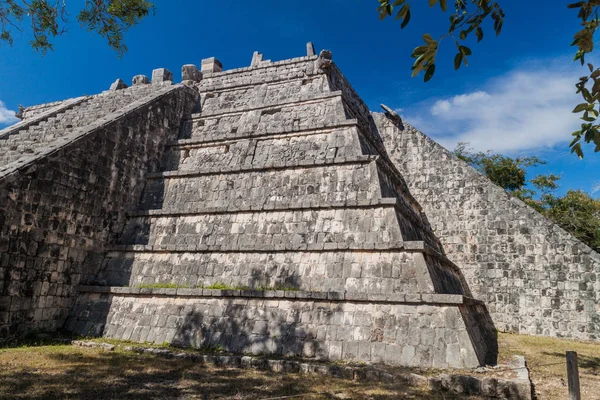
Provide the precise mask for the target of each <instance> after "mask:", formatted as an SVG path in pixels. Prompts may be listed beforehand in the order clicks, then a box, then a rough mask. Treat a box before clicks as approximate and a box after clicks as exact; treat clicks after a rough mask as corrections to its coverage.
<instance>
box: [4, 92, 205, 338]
mask: <svg viewBox="0 0 600 400" xmlns="http://www.w3.org/2000/svg"><path fill="white" fill-rule="evenodd" d="M123 93H124V96H127V90H124V91H123ZM117 97H118V96H117ZM121 100H122V99H121ZM195 100H196V94H195V92H194V91H192V90H191V89H188V88H185V87H164V88H162V89H160V90H158V91H156V92H154V93H153V94H152V95H150V96H147V97H145V98H142V99H140V100H138V101H134V102H132V103H130V104H129V105H127V106H125V107H121V108H120V109H119V110H116V111H115V112H113V113H111V114H108V115H105V116H104V118H102V119H100V120H97V121H95V122H94V123H91V124H86V126H84V127H82V128H81V129H79V130H76V131H75V132H73V133H72V134H70V135H68V136H66V137H63V138H61V139H58V140H56V141H54V142H52V143H50V144H49V145H48V146H47V147H46V148H44V149H43V151H41V152H40V153H38V154H35V155H29V156H28V157H27V158H26V159H24V160H23V162H22V163H18V165H15V166H12V167H11V169H9V170H7V171H5V173H4V175H3V176H2V177H0V227H1V228H0V229H1V230H0V335H3V334H7V333H9V332H14V331H17V330H25V329H28V328H37V329H55V328H58V327H60V326H62V324H63V323H64V321H65V319H66V317H67V315H68V312H69V310H70V308H71V306H72V305H73V303H74V301H75V296H76V295H77V290H76V287H77V285H78V284H79V283H80V282H81V280H82V276H83V275H84V274H90V275H92V274H93V273H94V272H93V269H94V268H96V269H97V268H99V266H100V264H99V263H98V264H95V262H96V260H97V259H98V258H102V253H103V251H104V246H105V245H106V244H108V243H112V242H114V241H115V240H116V238H117V237H118V236H119V234H120V233H121V231H122V228H123V226H124V222H125V211H126V210H128V209H131V208H133V207H134V206H135V205H136V204H137V203H138V202H139V199H140V196H141V193H142V189H143V186H144V184H145V176H146V172H147V171H152V170H153V169H155V168H157V167H158V164H159V160H160V158H161V155H162V153H163V150H164V148H165V145H166V143H168V142H170V141H172V140H174V138H176V137H177V134H178V131H179V125H180V121H181V119H182V118H183V116H184V115H185V114H186V113H189V112H190V111H191V109H192V107H193V105H194V103H195ZM119 104H121V105H122V101H121V102H120V103H119ZM103 107H107V108H108V109H110V105H107V104H104V106H103ZM107 108H103V110H104V111H106V109H107ZM72 111H73V112H75V110H72ZM58 118H60V116H59V117H58ZM86 118H89V115H86Z"/></svg>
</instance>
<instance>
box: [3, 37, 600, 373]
mask: <svg viewBox="0 0 600 400" xmlns="http://www.w3.org/2000/svg"><path fill="white" fill-rule="evenodd" d="M173 80H174V79H173V74H172V73H171V72H169V71H168V70H166V69H156V70H154V71H153V72H152V77H151V79H149V78H147V77H145V76H143V75H138V76H135V77H134V78H133V81H132V84H131V86H128V85H127V84H125V83H124V82H123V81H122V80H120V79H119V80H117V81H115V83H114V84H113V85H112V86H111V87H110V90H107V91H105V92H103V93H100V94H98V95H93V96H84V97H80V98H76V99H69V100H65V101H62V102H55V103H49V104H44V105H40V106H34V107H28V108H25V109H24V110H22V112H21V118H22V121H21V122H19V123H18V124H16V125H14V126H11V127H8V128H6V129H4V130H2V131H0V205H1V207H0V227H1V230H0V335H6V334H12V333H18V332H23V331H26V330H28V329H45V330H66V331H68V332H72V333H75V334H79V335H89V336H104V337H107V338H114V339H123V340H131V341H135V342H154V343H165V342H167V343H171V344H174V345H178V346H192V347H197V348H202V347H210V348H220V349H223V350H224V351H228V352H232V353H252V354H265V355H269V354H271V355H277V356H293V357H304V358H314V359H320V360H347V361H359V362H374V363H380V362H381V363H386V364H390V365H403V366H419V367H435V368H448V367H451V368H464V367H469V368H470V367H477V366H479V365H486V364H495V363H496V358H497V341H496V329H499V330H502V331H512V332H521V333H529V334H540V335H550V336H565V337H576V338H583V339H597V338H598V332H600V310H599V309H598V307H599V306H598V304H599V302H598V300H599V299H598V293H600V280H599V279H596V278H597V277H598V274H599V273H600V256H598V254H596V253H594V252H593V251H591V249H589V248H587V247H586V246H585V245H583V244H581V243H580V242H578V241H577V240H576V239H574V238H572V237H571V236H570V235H568V234H567V233H566V232H564V231H562V230H561V229H560V228H558V227H556V226H555V225H553V224H552V223H550V222H549V221H547V220H545V219H544V218H543V217H541V216H540V215H539V214H537V213H536V212H535V211H533V210H531V209H529V208H528V207H527V206H525V205H524V204H522V203H519V202H518V201H517V200H515V199H512V198H510V197H509V196H508V195H507V194H506V193H505V192H504V191H502V190H501V189H499V188H497V187H495V186H494V185H493V184H492V183H491V182H489V181H488V180H487V179H486V178H484V177H482V176H481V175H479V174H478V173H477V172H476V171H474V170H472V169H470V167H468V166H467V165H466V164H464V163H462V162H461V161H459V160H456V159H454V158H452V157H451V155H450V154H449V153H448V152H447V151H446V150H444V149H443V148H441V147H440V146H439V145H437V144H436V143H435V142H433V141H431V140H430V139H429V138H427V137H426V136H424V135H423V134H421V133H420V132H418V131H416V130H414V129H413V128H412V127H410V126H408V125H407V124H405V123H404V122H403V121H401V120H400V119H399V117H398V116H397V115H395V113H393V112H392V111H391V110H388V112H386V113H384V114H380V113H371V112H370V111H369V109H368V107H367V106H366V105H365V104H364V103H363V101H362V100H361V99H360V97H359V96H358V94H357V93H356V92H355V91H354V90H353V89H352V87H351V86H350V84H349V82H348V81H347V80H346V78H345V77H344V76H343V75H342V73H341V72H340V70H339V69H338V67H337V66H336V65H335V64H334V63H333V61H332V55H331V53H330V52H328V51H325V50H324V51H321V52H320V54H319V55H317V54H316V53H315V51H314V48H313V46H312V44H310V43H309V44H308V45H307V55H306V56H304V57H299V58H293V59H288V60H283V61H277V62H272V61H270V60H263V56H262V55H261V54H260V53H258V52H255V53H254V56H253V57H252V61H251V64H250V66H249V67H245V68H238V69H230V70H223V67H222V65H221V63H220V62H219V61H218V60H217V59H215V58H208V59H204V60H202V63H201V67H200V68H197V67H196V66H194V65H191V64H190V65H185V66H183V67H182V82H181V83H180V84H174V83H173ZM413 196H414V197H413ZM463 273H464V274H463Z"/></svg>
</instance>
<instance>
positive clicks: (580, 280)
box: [374, 114, 600, 339]
mask: <svg viewBox="0 0 600 400" xmlns="http://www.w3.org/2000/svg"><path fill="white" fill-rule="evenodd" d="M374 119H375V122H376V124H377V126H378V130H379V133H380V134H381V136H382V137H383V138H384V139H385V146H386V148H387V149H388V154H389V156H390V158H391V159H392V160H394V162H395V164H396V166H397V167H398V169H399V170H400V171H401V172H402V174H403V176H404V177H405V178H406V180H407V183H408V184H409V187H410V192H411V193H412V194H413V195H414V196H415V197H416V198H417V200H419V202H420V204H422V205H423V208H424V211H425V213H426V215H427V218H428V220H429V222H430V223H431V226H432V228H433V230H434V231H435V233H436V235H437V236H438V237H439V238H440V240H441V241H442V243H443V246H444V249H445V250H446V253H447V255H448V257H449V258H450V259H451V260H452V261H453V262H455V263H456V264H457V265H459V266H460V267H461V269H462V270H463V271H464V273H465V277H466V279H467V281H468V283H469V286H470V287H471V290H472V291H473V294H474V296H475V297H476V298H479V299H482V300H484V301H485V302H486V303H487V304H488V305H489V306H490V312H491V314H492V317H493V319H494V322H495V325H496V326H497V327H498V329H500V330H501V331H508V332H516V333H524V334H532V335H547V336H558V337H572V338H578V339H600V308H599V306H598V305H599V304H600V255H599V254H598V253H596V252H594V251H593V250H592V249H590V248H589V247H588V246H586V245H584V244H583V243H581V242H580V241H579V240H577V239H576V238H575V237H573V236H572V235H570V234H569V233H567V232H566V231H564V230H563V229H561V228H560V227H558V226H557V225H556V224H554V223H552V222H551V221H550V220H548V219H546V218H545V217H543V216H542V215H541V214H539V213H538V212H536V211H535V210H533V209H532V208H530V207H528V206H527V205H525V204H524V203H523V202H521V201H519V200H517V199H515V198H514V197H513V196H511V195H510V194H508V193H506V192H505V191H504V190H503V189H502V188H500V187H498V186H496V185H494V184H493V183H492V182H491V181H490V180H489V179H487V178H486V177H484V176H483V175H481V174H480V173H478V172H477V171H476V170H475V169H473V168H471V167H470V166H468V165H467V164H466V163H464V162H463V161H461V160H458V159H456V158H454V157H453V156H452V155H451V154H450V152H449V151H447V150H446V149H444V148H443V147H441V146H440V145H439V144H437V143H436V142H434V141H433V140H431V139H430V138H429V137H427V136H426V135H425V134H423V133H421V132H419V131H418V130H416V129H415V128H413V127H411V126H410V125H408V124H404V125H403V126H400V127H399V126H397V125H395V124H393V123H392V122H391V121H389V120H388V119H387V118H386V117H385V116H383V115H382V114H374Z"/></svg>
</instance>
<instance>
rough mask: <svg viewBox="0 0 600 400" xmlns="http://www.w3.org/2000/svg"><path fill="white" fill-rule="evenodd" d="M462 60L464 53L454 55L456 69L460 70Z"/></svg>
mask: <svg viewBox="0 0 600 400" xmlns="http://www.w3.org/2000/svg"><path fill="white" fill-rule="evenodd" d="M462 60H463V54H462V53H458V54H456V56H455V57H454V69H455V70H458V69H459V68H460V64H462Z"/></svg>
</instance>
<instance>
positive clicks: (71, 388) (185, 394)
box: [0, 334, 600, 400]
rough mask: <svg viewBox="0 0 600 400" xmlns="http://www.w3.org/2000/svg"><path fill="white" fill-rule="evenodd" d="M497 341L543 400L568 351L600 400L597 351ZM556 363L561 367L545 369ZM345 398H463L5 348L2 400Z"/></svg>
mask: <svg viewBox="0 0 600 400" xmlns="http://www.w3.org/2000/svg"><path fill="white" fill-rule="evenodd" d="M102 341H106V340H102ZM499 341H500V362H507V361H509V360H510V358H511V357H512V355H514V354H521V355H524V356H525V358H526V359H527V362H528V365H529V367H530V370H531V377H532V380H533V382H534V385H535V388H536V392H537V395H538V398H539V399H563V398H566V397H567V387H566V381H567V378H566V367H565V351H567V350H573V351H577V352H578V354H579V362H580V375H581V386H582V396H583V398H584V399H586V400H588V399H600V345H598V344H593V343H582V342H576V341H569V340H561V339H552V338H544V337H532V336H523V335H510V334H500V335H499ZM109 342H113V343H114V344H124V343H123V342H115V341H109ZM555 363H558V365H547V364H555ZM390 372H392V371H390ZM403 372H407V371H403ZM416 372H418V373H424V371H416ZM429 372H432V371H429ZM437 372H441V371H437ZM463 373H464V371H463ZM340 393H342V394H344V395H345V396H346V397H344V398H347V399H372V400H391V399H444V398H445V399H461V398H462V399H465V397H460V396H456V395H450V394H446V395H445V396H442V395H439V394H438V395H434V394H431V393H429V392H428V390H427V388H425V387H412V386H407V385H406V384H405V383H403V382H396V383H379V382H354V381H348V380H341V379H335V378H330V377H323V376H319V375H308V376H307V375H299V374H274V373H270V372H264V371H255V370H249V369H235V368H216V367H212V366H206V365H202V364H198V363H194V362H192V361H189V360H176V359H164V358H162V357H159V356H155V355H150V354H137V353H132V352H125V351H123V350H121V349H120V348H117V350H115V351H113V352H110V351H105V350H101V349H97V348H80V347H74V346H70V345H69V346H67V345H43V343H42V345H38V346H23V347H14V346H13V347H6V348H0V399H139V398H143V399H201V400H205V399H211V400H212V399H236V400H245V399H253V400H256V399H270V398H277V397H281V396H295V395H300V396H299V397H293V399H306V400H321V399H334V398H338V397H336V395H338V394H340Z"/></svg>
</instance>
